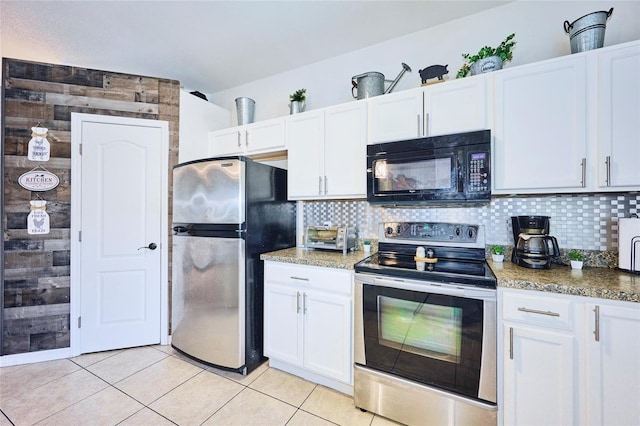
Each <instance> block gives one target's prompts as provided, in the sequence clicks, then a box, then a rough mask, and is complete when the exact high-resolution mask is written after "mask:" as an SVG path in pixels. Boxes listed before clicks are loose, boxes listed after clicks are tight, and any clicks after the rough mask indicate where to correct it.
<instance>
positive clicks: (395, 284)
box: [373, 278, 495, 299]
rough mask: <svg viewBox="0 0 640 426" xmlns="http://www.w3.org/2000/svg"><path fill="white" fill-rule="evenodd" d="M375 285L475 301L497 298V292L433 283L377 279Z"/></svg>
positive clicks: (374, 281)
mask: <svg viewBox="0 0 640 426" xmlns="http://www.w3.org/2000/svg"><path fill="white" fill-rule="evenodd" d="M373 284H374V285H378V286H381V287H392V288H398V289H401V290H412V291H419V292H422V293H437V294H444V295H447V296H462V297H473V298H475V299H480V298H483V299H484V298H495V290H493V291H487V290H481V289H467V288H460V287H455V286H456V284H444V285H442V284H437V283H431V282H425V281H420V282H411V281H405V280H394V279H385V278H375V279H374V280H373Z"/></svg>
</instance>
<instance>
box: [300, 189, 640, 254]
mask: <svg viewBox="0 0 640 426" xmlns="http://www.w3.org/2000/svg"><path fill="white" fill-rule="evenodd" d="M303 207H304V225H305V226H306V225H308V224H309V225H318V224H324V223H331V224H334V225H337V224H340V225H343V224H344V225H348V226H355V227H356V228H357V229H358V233H359V235H358V236H359V238H374V239H375V238H378V233H379V230H378V228H379V224H380V223H382V222H393V221H410V222H418V221H425V222H429V221H430V222H454V223H470V224H479V225H484V226H485V229H486V235H487V241H486V243H487V244H502V245H513V234H512V230H511V216H519V215H541V216H550V217H551V230H550V235H553V236H554V237H556V238H557V239H558V244H559V246H560V248H562V249H580V250H596V251H609V250H615V251H617V249H618V218H620V217H630V216H631V215H632V214H636V215H640V193H637V192H632V193H623V194H622V193H617V194H568V195H550V196H519V197H494V198H493V199H492V200H491V203H490V204H488V205H486V206H482V207H442V208H385V207H380V206H374V205H371V204H369V203H368V202H366V201H308V202H307V201H305V202H304V203H303Z"/></svg>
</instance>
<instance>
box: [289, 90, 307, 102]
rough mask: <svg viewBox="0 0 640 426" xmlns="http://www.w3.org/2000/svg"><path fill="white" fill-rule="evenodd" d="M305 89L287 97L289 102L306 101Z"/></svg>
mask: <svg viewBox="0 0 640 426" xmlns="http://www.w3.org/2000/svg"><path fill="white" fill-rule="evenodd" d="M306 93H307V89H299V90H296V91H295V92H293V93H292V94H290V95H289V100H290V101H291V102H296V101H297V102H304V101H305V100H306V99H307V95H306Z"/></svg>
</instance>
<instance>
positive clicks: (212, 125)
mask: <svg viewBox="0 0 640 426" xmlns="http://www.w3.org/2000/svg"><path fill="white" fill-rule="evenodd" d="M230 121H231V118H230V114H229V111H227V110H226V109H224V108H221V107H219V106H217V105H214V104H212V103H211V102H207V101H205V100H204V99H200V98H199V97H197V96H194V95H192V94H190V93H188V92H185V91H184V90H180V132H179V142H180V149H179V152H178V161H179V162H180V163H185V162H187V161H193V160H200V159H202V158H207V157H209V156H210V155H211V153H210V152H209V143H208V135H209V132H210V131H214V130H217V129H223V128H227V127H229V123H230Z"/></svg>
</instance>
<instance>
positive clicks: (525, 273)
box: [488, 260, 640, 303]
mask: <svg viewBox="0 0 640 426" xmlns="http://www.w3.org/2000/svg"><path fill="white" fill-rule="evenodd" d="M488 263H489V266H490V267H491V270H493V273H494V274H495V275H496V278H497V279H498V287H504V288H518V289H523V290H536V291H544V292H549V293H560V294H571V295H574V296H586V297H596V298H600V299H610V300H621V301H626V302H637V303H640V275H636V274H631V273H629V272H624V271H620V270H618V269H613V268H590V267H585V268H583V269H580V270H574V269H571V267H569V266H561V265H552V266H551V268H550V269H528V268H523V267H521V266H518V265H515V264H513V263H511V262H503V263H495V262H492V261H491V260H489V262H488Z"/></svg>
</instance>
